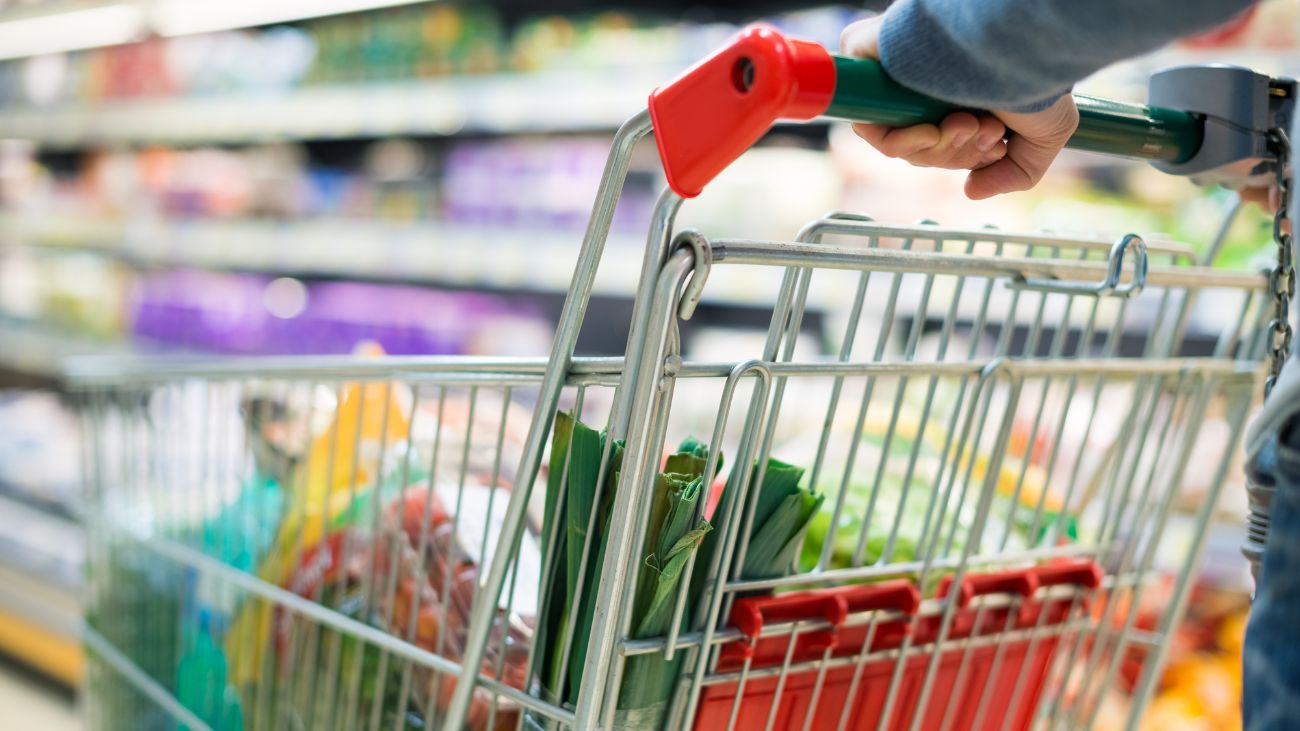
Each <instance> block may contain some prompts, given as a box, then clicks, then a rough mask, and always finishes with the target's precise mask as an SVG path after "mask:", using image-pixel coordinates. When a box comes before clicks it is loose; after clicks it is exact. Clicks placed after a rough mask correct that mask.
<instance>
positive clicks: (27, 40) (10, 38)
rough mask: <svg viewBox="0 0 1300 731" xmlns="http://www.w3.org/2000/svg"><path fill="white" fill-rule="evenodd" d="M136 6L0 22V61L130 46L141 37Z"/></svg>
mask: <svg viewBox="0 0 1300 731" xmlns="http://www.w3.org/2000/svg"><path fill="white" fill-rule="evenodd" d="M144 31H145V26H144V14H143V13H142V12H141V11H140V8H139V7H137V6H135V5H103V6H100V7H97V8H86V9H85V10H72V11H69V12H65V13H56V14H53V15H41V16H37V17H33V18H20V19H18V20H9V21H5V22H3V23H0V59H6V58H22V57H24V56H36V55H40V54H43V53H59V52H62V51H78V50H81V49H84V48H97V47H99V46H115V45H118V44H119V43H130V42H131V41H135V40H139V39H140V38H142V37H143V36H144Z"/></svg>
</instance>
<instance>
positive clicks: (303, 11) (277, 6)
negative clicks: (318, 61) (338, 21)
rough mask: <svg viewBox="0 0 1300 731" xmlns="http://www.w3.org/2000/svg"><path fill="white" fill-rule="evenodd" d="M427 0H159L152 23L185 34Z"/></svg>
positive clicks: (170, 33) (169, 32)
mask: <svg viewBox="0 0 1300 731" xmlns="http://www.w3.org/2000/svg"><path fill="white" fill-rule="evenodd" d="M426 1H427V0H156V2H155V3H154V5H153V9H152V11H151V14H150V23H151V25H152V26H153V28H154V30H155V31H157V32H158V34H159V35H163V36H181V35H188V34H190V33H210V32H213V31H219V30H232V29H234V28H248V27H252V26H258V25H269V24H271V23H287V22H290V21H294V20H303V19H305V18H318V17H321V16H325V15H338V14H340V13H352V12H356V11H358V10H372V9H374V8H385V7H391V6H394V5H410V4H412V3H416V2H426Z"/></svg>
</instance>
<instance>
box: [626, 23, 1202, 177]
mask: <svg viewBox="0 0 1300 731" xmlns="http://www.w3.org/2000/svg"><path fill="white" fill-rule="evenodd" d="M1075 103H1076V104H1077V105H1078V107H1079V129H1078V131H1076V132H1075V134H1074V136H1073V137H1071V138H1070V141H1069V146H1070V147H1072V148H1075V149H1079V150H1090V151H1093V152H1104V153H1107V154H1111V155H1121V156H1126V157H1137V158H1145V159H1149V160H1166V161H1172V162H1183V161H1185V160H1187V159H1188V158H1190V157H1191V156H1192V155H1194V154H1195V153H1196V151H1197V149H1199V148H1200V145H1201V140H1202V138H1203V136H1204V124H1203V120H1201V119H1200V118H1199V117H1197V116H1196V115H1192V114H1188V113H1187V112H1183V111H1178V110H1173V109H1164V108H1160V107H1144V106H1139V105H1136V104H1121V103H1117V102H1113V101H1107V100H1104V99H1093V98H1090V97H1085V96H1078V95H1076V96H1075ZM955 110H956V108H955V107H953V106H952V105H950V104H947V103H945V102H942V101H939V100H937V99H932V98H930V97H927V96H925V95H922V94H918V93H916V92H914V91H911V90H910V89H906V88H904V87H903V86H901V85H899V84H898V83H897V82H895V81H894V80H893V79H890V78H889V76H888V75H886V74H885V72H884V69H883V68H882V67H881V65H880V63H879V62H876V61H872V60H865V59H853V58H844V57H840V56H832V55H831V54H830V53H829V52H828V51H827V50H826V49H825V48H823V47H822V46H820V45H818V44H816V43H812V42H809V41H801V40H796V39H793V38H786V37H785V36H783V35H781V33H780V32H778V31H777V30H776V29H775V28H772V27H771V26H766V25H755V26H751V27H749V28H747V29H745V30H743V31H741V32H740V34H739V35H737V36H736V37H735V38H734V39H733V40H732V42H731V43H730V44H729V45H727V46H726V47H724V48H722V49H721V50H720V51H718V52H717V53H715V54H713V55H712V56H710V57H709V58H706V59H704V60H703V61H701V62H699V63H698V64H696V65H695V66H693V67H691V68H690V69H688V70H687V71H686V72H684V73H683V74H682V75H681V76H678V77H677V78H676V79H674V80H673V81H671V82H669V83H668V84H667V85H665V86H663V87H661V88H659V89H656V90H655V91H654V93H652V94H651V95H650V118H651V121H652V122H653V123H654V130H655V139H656V141H657V142H658V145H659V156H660V158H661V159H662V160H663V165H664V172H665V173H666V174H667V176H668V184H669V185H670V186H671V187H672V189H673V190H674V191H675V192H676V193H677V194H678V195H680V196H683V197H685V198H692V197H694V196H697V195H699V194H700V191H702V190H703V189H704V186H705V185H707V184H708V182H709V181H710V180H713V178H714V177H716V176H717V175H718V173H720V172H722V171H723V169H725V168H726V167H727V166H728V165H730V164H731V163H732V161H733V160H735V159H736V158H738V157H740V155H741V154H742V153H744V152H745V150H748V149H749V148H750V147H751V146H753V144H754V143H755V142H758V140H759V138H761V137H762V136H763V135H764V134H765V133H766V132H767V131H768V129H770V128H771V126H772V124H773V123H775V122H776V121H777V120H782V119H785V120H809V119H812V118H814V117H817V116H820V115H823V114H825V115H827V116H830V117H837V118H840V119H852V120H856V121H859V122H876V123H880V124H888V125H893V126H905V125H910V124H917V123H920V122H935V121H938V120H940V119H942V118H943V117H944V116H945V115H947V114H948V113H950V112H953V111H955Z"/></svg>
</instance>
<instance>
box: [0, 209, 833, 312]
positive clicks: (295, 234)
mask: <svg viewBox="0 0 1300 731" xmlns="http://www.w3.org/2000/svg"><path fill="white" fill-rule="evenodd" d="M0 234H2V235H4V236H5V237H6V238H7V239H9V241H10V242H22V244H25V245H27V246H31V247H33V248H37V250H40V251H48V252H60V251H63V252H69V253H85V252H91V253H98V254H101V255H104V256H109V257H112V258H115V259H117V260H119V261H122V262H123V263H125V264H127V265H129V266H135V267H196V268H203V269H215V270H228V271H241V272H258V273H265V274H271V275H276V276H292V277H300V278H350V279H365V280H371V281H391V282H401V283H424V284H429V283H436V284H443V285H447V286H453V287H472V288H482V289H492V290H500V291H508V292H529V291H532V292H543V293H559V294H563V293H566V292H567V291H568V288H569V285H570V283H571V281H572V277H573V267H574V264H575V262H576V260H577V256H578V250H579V248H580V245H581V240H582V234H581V233H580V232H577V231H570V232H564V231H560V232H555V231H549V230H545V229H543V230H535V229H522V228H518V227H515V228H503V227H480V226H456V225H447V224H439V223H432V222H419V223H392V222H381V221H373V220H333V219H316V220H303V221H292V222H274V221H253V220H243V221H213V220H204V221H192V222H182V223H168V222H162V221H154V222H139V223H132V224H115V223H111V222H107V221H95V220H88V219H77V218H73V217H62V216H60V217H40V218H38V217H30V218H29V217H14V216H7V217H6V216H0ZM644 247H645V240H644V238H642V237H641V236H640V235H636V236H633V235H630V234H625V235H617V234H615V235H613V236H611V239H610V241H609V242H608V243H607V244H606V247H605V253H604V259H602V261H601V267H600V274H599V275H598V276H597V279H596V287H595V293H596V294H598V295H607V296H616V297H630V296H631V294H632V293H633V292H635V291H636V286H637V283H638V279H639V277H640V271H641V262H642V257H643V254H642V252H643V251H644ZM2 251H4V246H3V244H0V252H2ZM752 275H753V276H750V277H745V278H739V277H731V278H723V277H719V278H717V280H716V281H711V282H710V285H711V286H710V288H709V289H708V290H707V291H706V294H705V298H704V301H705V302H707V303H713V304H736V305H754V306H762V305H766V306H769V307H770V302H769V300H770V298H771V293H772V292H774V291H776V288H777V287H778V286H779V284H780V273H779V272H776V271H775V270H773V271H755V272H753V273H752ZM842 300H843V298H842V296H840V295H837V294H836V293H833V292H824V293H818V294H816V295H814V297H813V301H812V304H813V306H815V307H816V306H830V305H834V304H835V303H837V302H838V303H839V304H842Z"/></svg>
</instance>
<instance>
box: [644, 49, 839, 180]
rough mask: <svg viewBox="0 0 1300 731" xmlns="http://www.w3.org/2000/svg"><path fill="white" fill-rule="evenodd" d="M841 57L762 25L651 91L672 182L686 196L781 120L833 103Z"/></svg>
mask: <svg viewBox="0 0 1300 731" xmlns="http://www.w3.org/2000/svg"><path fill="white" fill-rule="evenodd" d="M834 93H835V62H834V60H833V59H832V58H831V55H830V53H828V52H827V51H826V49H825V48H823V47H822V46H820V45H819V44H816V43H811V42H809V41H800V40H794V39H790V38H786V37H785V36H783V35H781V34H780V33H779V32H777V30H776V29H775V28H772V27H770V26H766V25H756V26H752V27H750V28H747V29H745V30H744V31H742V32H741V33H740V35H738V36H736V38H735V40H734V41H732V43H731V44H730V45H728V46H726V47H725V48H723V49H722V50H720V51H718V52H717V53H715V54H714V55H713V56H711V57H710V58H706V59H704V60H703V61H701V62H700V63H698V64H696V65H695V66H693V67H691V68H690V69H688V70H687V71H686V72H685V73H683V74H682V75H681V76H678V77H677V78H676V79H674V80H673V81H672V82H670V83H669V84H668V85H666V86H663V87H661V88H659V89H656V90H655V91H654V93H652V94H651V95H650V119H651V121H653V122H654V129H655V140H656V141H657V142H658V144H659V156H660V157H661V158H662V159H663V164H664V172H665V173H666V174H667V176H668V185H670V186H671V187H672V189H673V190H674V191H675V192H676V193H677V194H678V195H681V196H683V197H685V198H693V197H695V196H697V195H699V194H700V191H701V190H703V189H704V186H705V185H706V184H708V182H709V181H710V180H713V178H714V177H716V176H717V175H718V173H720V172H722V171H723V169H725V168H726V167H727V166H728V165H730V164H731V162H732V161H733V160H735V159H736V158H738V157H740V156H741V154H742V153H744V152H745V150H748V149H749V148H750V147H752V146H753V144H754V143H755V142H758V140H759V138H760V137H762V136H763V135H764V134H765V133H766V132H767V130H768V129H769V128H771V126H772V124H773V123H774V122H776V121H777V120H778V119H796V120H806V119H812V118H814V117H816V116H818V115H820V114H821V113H822V112H824V111H826V108H827V107H828V106H830V103H831V97H832V96H833V95H834Z"/></svg>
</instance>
